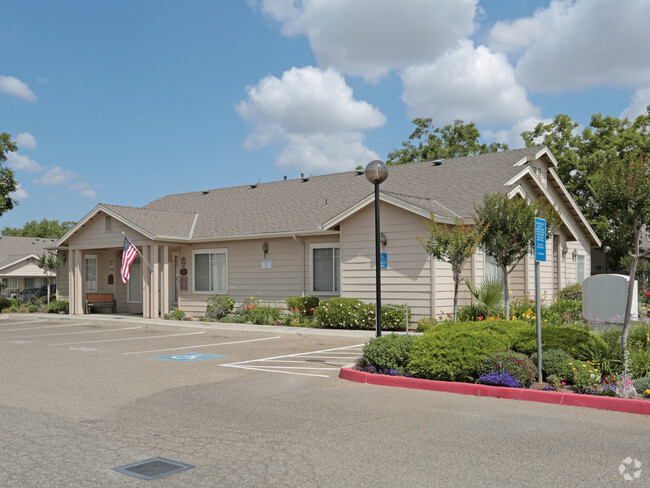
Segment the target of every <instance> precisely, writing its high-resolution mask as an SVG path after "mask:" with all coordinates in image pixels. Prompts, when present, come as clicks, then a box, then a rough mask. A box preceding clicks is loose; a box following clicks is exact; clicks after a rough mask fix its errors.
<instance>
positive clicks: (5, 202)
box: [0, 132, 18, 216]
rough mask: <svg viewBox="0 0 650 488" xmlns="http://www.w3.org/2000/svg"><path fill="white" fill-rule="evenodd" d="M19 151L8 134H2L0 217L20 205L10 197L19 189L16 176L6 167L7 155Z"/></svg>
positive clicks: (0, 148)
mask: <svg viewBox="0 0 650 488" xmlns="http://www.w3.org/2000/svg"><path fill="white" fill-rule="evenodd" d="M17 150H18V146H16V144H15V143H14V142H12V140H11V136H10V135H9V134H7V133H6V132H3V133H2V134H0V216H1V215H2V214H4V213H5V212H6V211H8V210H11V209H12V208H14V206H16V205H17V204H18V202H17V201H16V200H14V199H13V198H11V197H10V196H9V195H10V194H11V193H13V192H15V191H16V190H17V188H18V183H16V179H15V174H14V172H13V171H12V170H11V169H9V168H7V167H6V166H4V162H5V161H6V160H7V153H8V152H13V151H17Z"/></svg>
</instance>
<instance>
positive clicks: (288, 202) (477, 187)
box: [57, 146, 600, 321]
mask: <svg viewBox="0 0 650 488" xmlns="http://www.w3.org/2000/svg"><path fill="white" fill-rule="evenodd" d="M556 166H557V162H556V160H555V158H554V157H553V155H552V154H551V153H550V151H549V150H548V149H547V148H546V147H543V146H537V147H531V148H525V149H518V150H513V151H504V152H499V153H491V154H485V155H481V156H474V157H464V158H455V159H449V160H444V161H442V162H441V163H440V162H437V163H432V162H422V163H411V164H405V165H400V166H391V167H390V168H389V171H390V173H389V176H388V179H387V180H386V181H385V182H384V183H383V184H382V185H381V187H380V190H381V191H380V198H381V232H382V234H383V236H385V244H384V245H383V246H382V252H383V253H386V257H387V263H386V268H385V269H383V270H382V303H384V304H386V303H395V304H403V303H408V305H409V307H411V309H412V311H413V320H414V321H415V320H418V319H419V318H421V317H428V316H432V315H434V316H437V315H440V314H441V313H447V312H451V308H452V299H453V280H452V273H451V268H450V266H449V265H448V264H446V263H444V262H438V261H436V260H433V259H431V258H430V257H429V255H428V254H427V253H426V252H425V251H424V250H423V248H422V247H421V245H420V244H419V243H418V241H417V239H416V238H417V237H423V236H426V235H427V230H426V226H425V223H424V221H425V219H428V218H429V217H430V212H433V213H434V214H435V216H436V219H437V220H438V221H440V222H443V223H449V224H453V223H454V219H455V218H456V217H461V218H462V219H464V221H465V222H466V223H473V216H474V206H475V205H480V204H481V203H482V202H483V196H484V194H485V193H496V192H502V193H506V194H508V195H510V196H511V197H513V198H518V197H523V198H529V199H531V200H536V199H538V198H544V199H547V200H548V201H550V202H551V203H553V204H554V205H555V206H556V208H557V209H558V211H559V213H560V215H561V217H562V226H561V228H560V229H559V230H558V231H557V233H556V235H555V236H554V237H553V238H552V239H549V241H548V244H547V246H548V251H547V256H548V260H547V261H546V262H545V263H542V265H541V283H542V288H543V291H545V292H546V293H547V297H548V299H549V300H550V299H551V297H552V296H553V295H554V293H555V292H556V291H558V290H559V289H561V288H563V287H564V286H566V285H568V284H572V283H575V282H581V281H582V280H583V279H584V278H585V277H586V276H588V274H589V270H590V269H591V264H590V254H591V248H592V247H597V246H600V241H599V240H598V238H597V236H596V234H595V233H594V231H593V230H592V229H591V227H590V226H589V224H588V223H587V221H586V220H585V218H584V216H583V215H582V214H581V213H580V211H579V210H578V207H577V206H576V204H575V203H574V201H573V200H572V199H571V197H570V196H569V194H568V193H567V190H566V188H565V187H564V185H563V184H562V183H561V182H560V180H559V178H558V176H557V174H556V173H555V171H554V168H555V167H556ZM373 203H374V187H373V185H372V184H370V183H369V182H368V181H367V179H366V178H365V176H364V175H363V172H361V171H357V172H355V171H351V172H346V173H337V174H329V175H322V176H313V177H301V178H297V179H290V180H287V179H286V178H285V180H284V181H274V182H269V183H256V184H251V185H246V186H238V187H232V188H220V189H211V190H204V191H196V192H191V193H181V194H174V195H168V196H165V197H163V198H160V199H158V200H155V201H153V202H151V203H149V204H148V205H145V206H143V207H140V208H134V207H122V206H118V205H106V204H100V205H98V206H97V207H95V208H94V209H93V210H92V211H91V212H90V213H88V214H87V215H86V216H85V217H84V218H83V219H81V220H80V221H79V222H78V223H77V224H76V225H75V226H74V227H73V228H72V229H71V230H70V231H69V232H68V233H67V234H66V235H65V236H63V237H62V238H61V239H60V240H59V241H58V242H57V249H58V251H59V253H61V254H62V255H63V256H66V257H67V260H65V261H64V264H63V265H62V266H61V267H60V268H59V270H58V281H57V283H58V290H59V292H60V293H62V294H63V295H68V296H69V299H70V313H72V314H83V313H85V309H84V302H85V296H86V294H87V293H89V292H100V293H112V294H113V295H114V297H115V298H116V300H117V311H118V313H137V314H142V316H143V317H161V316H162V315H163V314H164V313H166V312H168V311H169V310H170V309H171V308H172V307H173V306H177V307H178V308H180V309H181V310H183V311H185V312H186V313H188V314H190V315H193V316H194V315H202V314H203V313H204V312H205V306H206V299H207V298H208V297H210V296H211V295H215V294H219V295H228V296H230V297H233V298H235V299H237V300H242V299H244V298H246V297H248V298H250V297H251V296H253V297H255V299H256V300H257V299H262V300H264V301H265V302H267V303H277V304H278V305H283V304H284V299H285V298H287V297H290V296H300V295H316V296H319V297H320V298H321V299H325V298H330V297H334V296H341V297H354V298H359V299H361V300H364V301H369V302H372V301H374V300H375V264H376V263H375V259H374V205H373ZM531 225H533V223H532V222H531ZM123 232H124V233H126V235H127V236H128V237H129V239H130V240H131V241H132V242H133V243H134V244H135V245H136V246H137V247H138V249H139V250H140V251H141V252H142V254H143V255H144V258H145V260H146V261H147V262H148V263H150V266H151V268H150V267H149V264H145V263H144V262H143V261H142V259H141V258H138V259H136V261H135V262H134V264H133V266H132V267H131V280H130V281H129V283H128V284H127V285H124V284H122V282H121V279H120V263H121V252H122V246H123V234H122V233H123ZM494 269H495V267H494V264H493V263H491V262H490V260H489V259H486V257H485V255H484V254H483V253H481V252H479V253H477V254H475V255H474V256H473V257H472V258H471V259H469V260H468V261H467V262H466V265H465V267H464V270H463V276H464V277H467V278H471V279H472V280H474V281H476V282H480V281H481V279H482V278H483V276H485V275H486V274H488V273H490V272H491V270H492V271H494ZM461 288H466V287H461ZM511 289H512V290H513V295H514V296H518V295H527V294H528V295H532V294H533V293H534V256H533V257H526V258H524V259H523V260H522V261H521V263H520V264H519V265H518V267H517V269H516V270H515V271H513V273H512V274H511ZM68 290H69V291H68ZM469 301H470V295H469V293H468V292H467V290H466V289H464V290H462V294H461V303H469Z"/></svg>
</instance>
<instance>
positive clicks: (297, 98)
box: [237, 66, 386, 170]
mask: <svg viewBox="0 0 650 488" xmlns="http://www.w3.org/2000/svg"><path fill="white" fill-rule="evenodd" d="M247 92H248V98H247V99H246V100H245V101H242V102H241V103H239V105H238V106H237V112H238V113H239V115H240V116H241V117H242V118H243V119H245V120H247V121H248V122H250V123H251V124H252V126H253V133H251V134H250V135H249V136H248V138H247V139H246V142H245V143H244V146H245V147H247V148H256V147H264V146H266V145H268V144H270V143H271V142H276V143H280V144H284V145H286V147H285V148H284V149H283V150H282V151H281V153H280V154H279V156H278V158H277V160H276V163H277V164H278V165H279V166H282V167H296V168H302V169H307V168H308V167H309V168H310V169H313V170H332V169H341V168H344V169H350V166H349V165H348V164H347V160H348V159H350V157H356V156H358V157H360V158H363V159H364V160H365V157H366V155H368V154H372V155H373V157H376V155H375V153H374V152H372V151H370V150H369V149H367V148H365V147H364V146H363V137H364V136H363V134H362V133H361V132H360V131H364V130H370V129H375V128H377V127H380V126H382V125H383V124H385V122H386V117H385V116H384V115H383V114H382V113H381V112H380V111H379V110H378V109H376V108H375V107H373V106H372V105H370V104H369V103H367V102H363V101H358V100H355V99H354V96H353V92H352V89H351V88H350V87H349V86H348V85H347V84H346V83H345V80H344V79H343V77H342V76H341V75H340V74H339V73H337V72H336V71H334V70H333V69H327V70H320V69H318V68H314V67H310V66H309V67H305V68H292V69H290V70H289V71H286V72H285V73H284V74H283V75H282V78H280V79H279V78H276V77H274V76H267V77H266V78H264V79H262V80H261V81H260V82H259V83H258V84H257V85H255V86H251V87H248V89H247ZM357 164H358V163H357ZM354 166H356V164H355V165H354ZM354 166H352V167H354Z"/></svg>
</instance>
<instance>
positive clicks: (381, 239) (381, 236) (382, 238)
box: [379, 232, 388, 246]
mask: <svg viewBox="0 0 650 488" xmlns="http://www.w3.org/2000/svg"><path fill="white" fill-rule="evenodd" d="M379 242H381V245H382V246H385V245H386V244H388V239H386V234H384V233H383V232H382V233H381V234H379Z"/></svg>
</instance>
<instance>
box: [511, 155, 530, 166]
mask: <svg viewBox="0 0 650 488" xmlns="http://www.w3.org/2000/svg"><path fill="white" fill-rule="evenodd" d="M527 162H528V156H525V157H524V158H522V159H520V160H519V161H517V162H516V163H515V164H513V166H523V165H524V164H526V163H527Z"/></svg>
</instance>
